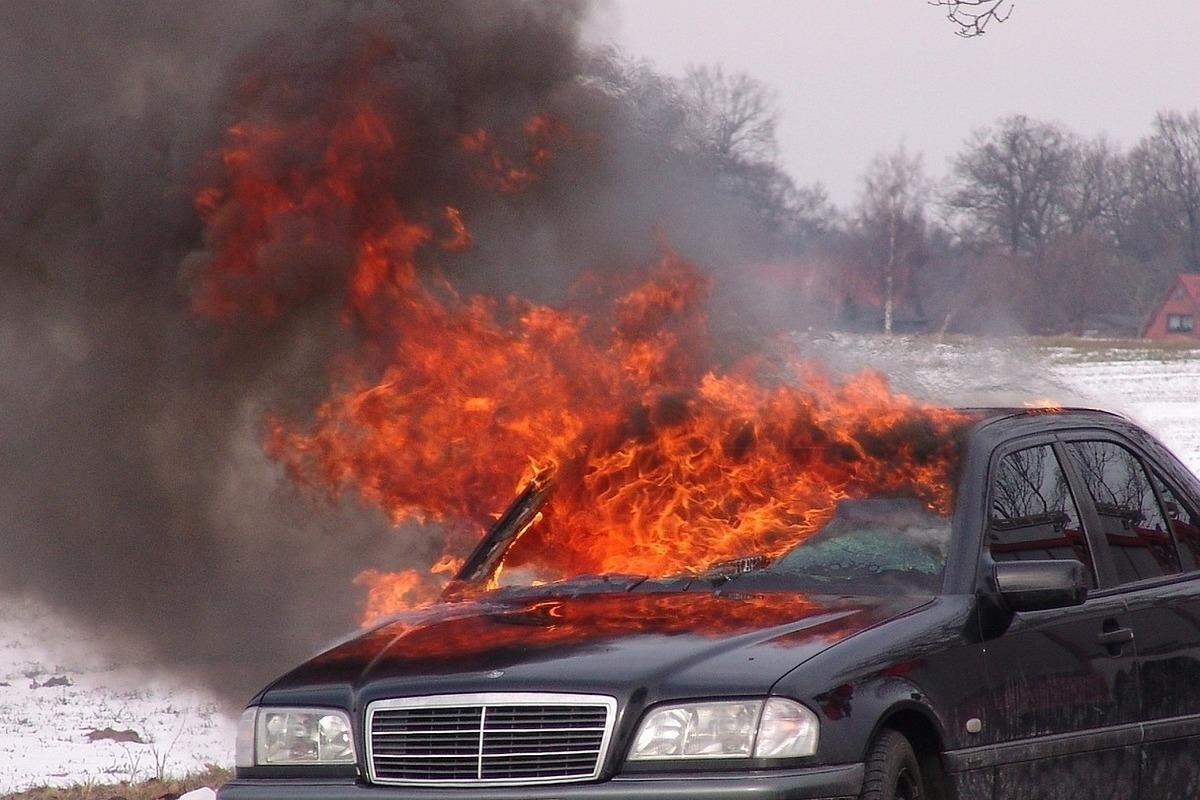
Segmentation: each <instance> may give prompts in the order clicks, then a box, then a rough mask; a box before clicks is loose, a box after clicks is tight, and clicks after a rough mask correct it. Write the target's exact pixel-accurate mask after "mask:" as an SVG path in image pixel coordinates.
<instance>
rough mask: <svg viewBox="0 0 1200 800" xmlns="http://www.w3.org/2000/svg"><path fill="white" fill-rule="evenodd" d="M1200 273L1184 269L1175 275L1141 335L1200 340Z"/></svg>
mask: <svg viewBox="0 0 1200 800" xmlns="http://www.w3.org/2000/svg"><path fill="white" fill-rule="evenodd" d="M1198 321H1200V274H1197V273H1192V272H1185V273H1180V274H1179V275H1176V276H1175V280H1174V281H1172V283H1171V288H1170V289H1169V290H1168V291H1167V293H1166V294H1165V295H1164V296H1163V299H1162V301H1161V302H1159V304H1158V306H1157V307H1156V308H1155V309H1154V312H1153V313H1152V314H1151V315H1150V319H1149V320H1147V322H1146V325H1145V327H1143V328H1142V337H1143V338H1145V339H1153V340H1155V341H1158V342H1163V341H1170V340H1172V339H1200V325H1197V322H1198Z"/></svg>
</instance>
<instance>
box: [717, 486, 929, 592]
mask: <svg viewBox="0 0 1200 800" xmlns="http://www.w3.org/2000/svg"><path fill="white" fill-rule="evenodd" d="M949 547H950V519H949V517H946V516H943V515H941V514H938V513H937V512H935V511H933V510H931V509H930V508H928V506H926V505H925V504H924V503H922V502H921V501H920V500H918V499H917V498H895V499H893V498H868V499H862V500H843V501H841V502H839V503H838V505H837V508H836V510H835V511H834V514H833V517H832V518H831V519H830V520H829V522H828V523H826V524H825V525H824V526H823V527H822V528H821V529H820V530H818V531H817V532H816V533H814V534H813V535H812V536H810V537H809V538H808V539H805V540H804V541H803V542H801V543H800V544H798V545H796V546H795V547H793V548H792V549H791V550H789V551H787V552H786V553H784V554H783V555H782V556H780V557H779V558H778V559H776V560H775V561H774V562H772V563H770V564H769V565H767V566H765V567H764V568H762V569H760V570H755V571H750V572H746V573H744V574H743V575H740V576H737V578H736V579H735V581H736V583H737V585H738V587H740V588H748V587H749V586H751V585H757V586H761V587H762V588H767V587H774V586H779V585H781V584H795V585H796V586H797V587H798V588H804V589H806V590H808V591H821V590H828V591H841V590H843V589H845V588H847V587H854V588H855V589H856V590H859V591H862V590H869V591H871V593H874V591H880V592H883V591H917V592H922V593H926V592H928V593H933V592H936V591H938V590H939V589H940V588H941V582H942V575H943V573H944V571H945V568H946V558H947V555H948V551H949Z"/></svg>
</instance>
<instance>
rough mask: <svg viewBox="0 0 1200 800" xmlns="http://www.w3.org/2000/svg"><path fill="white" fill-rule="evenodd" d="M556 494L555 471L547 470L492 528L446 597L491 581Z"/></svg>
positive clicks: (458, 573) (538, 476) (527, 485)
mask: <svg viewBox="0 0 1200 800" xmlns="http://www.w3.org/2000/svg"><path fill="white" fill-rule="evenodd" d="M553 491H554V469H553V467H548V468H546V469H543V470H541V471H539V472H538V473H536V474H535V475H534V476H533V477H532V478H530V479H529V483H527V484H525V487H524V488H523V489H522V490H521V492H520V493H519V494H518V495H517V496H516V497H515V498H513V501H512V502H511V503H509V505H508V508H507V509H505V511H504V513H503V514H501V515H500V518H499V519H497V520H496V521H495V522H494V523H493V524H492V527H490V528H488V532H487V533H486V534H484V536H483V538H482V539H480V540H479V544H477V545H476V546H475V549H474V550H472V551H471V554H470V555H469V556H467V559H466V561H464V562H463V565H462V567H460V568H459V570H458V572H457V573H456V574H455V575H454V580H453V581H451V582H450V584H449V586H447V587H446V592H443V596H445V595H446V594H447V593H449V592H450V591H451V589H452V588H454V589H458V588H461V587H462V586H463V585H470V584H478V583H481V582H484V581H486V580H487V579H488V578H490V577H491V575H492V573H493V572H495V571H496V567H497V566H498V565H499V564H500V562H501V560H503V558H504V554H505V552H507V551H508V548H509V545H511V544H512V543H513V542H514V541H516V539H517V537H518V536H520V535H521V534H522V533H524V532H525V529H526V528H528V527H529V526H530V525H532V524H533V522H534V520H535V519H536V518H537V515H538V512H539V511H541V510H542V506H544V505H545V504H546V501H547V500H548V499H550V494H551V493H552V492H553Z"/></svg>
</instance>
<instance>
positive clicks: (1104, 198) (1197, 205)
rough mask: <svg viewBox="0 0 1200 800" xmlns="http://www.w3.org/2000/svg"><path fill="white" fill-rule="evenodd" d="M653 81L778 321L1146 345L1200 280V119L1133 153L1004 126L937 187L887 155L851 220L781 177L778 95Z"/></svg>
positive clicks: (1037, 126)
mask: <svg viewBox="0 0 1200 800" xmlns="http://www.w3.org/2000/svg"><path fill="white" fill-rule="evenodd" d="M613 63H617V62H616V61H614V62H613ZM650 74H652V73H649V72H648V71H644V70H643V72H642V73H641V76H640V77H639V74H638V70H637V69H636V68H633V69H630V68H628V66H626V72H625V74H624V75H623V78H624V79H625V80H626V81H631V82H632V83H637V82H639V81H641V82H642V83H641V89H642V90H643V94H642V95H641V97H642V98H645V97H647V95H646V93H645V92H644V90H645V89H646V85H645V83H644V81H645V80H646V77H647V76H648V75H650ZM655 80H656V81H657V86H658V88H659V90H661V91H665V92H669V93H670V95H669V96H670V97H671V98H672V102H674V103H677V104H678V105H677V110H678V120H680V124H681V127H682V128H684V129H685V130H687V131H688V132H689V133H690V134H691V137H690V138H685V139H684V140H682V141H681V143H680V144H681V150H683V151H688V152H690V154H691V156H692V157H695V158H700V159H707V160H708V161H709V162H710V163H711V165H712V169H713V170H714V172H715V173H716V175H715V177H716V179H717V180H718V181H719V182H720V183H721V185H722V186H723V187H724V189H725V190H726V191H728V192H729V193H730V194H731V195H733V196H736V197H737V198H738V199H739V200H740V202H741V203H742V204H743V205H744V206H745V207H746V208H747V209H748V210H749V211H750V212H751V215H752V216H753V217H754V218H755V219H756V220H757V224H758V225H759V226H760V228H761V236H762V238H761V245H762V252H760V253H757V254H755V255H756V256H757V257H759V258H761V259H762V260H763V262H764V266H763V267H762V268H761V269H760V268H752V271H751V274H748V275H746V276H745V284H746V286H747V287H749V288H748V289H747V290H761V291H762V292H763V293H764V294H769V295H770V296H771V297H772V298H773V303H774V307H776V309H777V311H778V316H779V318H778V319H776V320H773V321H774V322H776V323H777V324H781V325H784V326H791V327H797V326H799V327H849V328H858V329H863V330H881V329H882V330H892V331H901V330H913V329H919V330H932V331H942V332H963V333H1010V332H1023V333H1085V332H1089V331H1099V332H1102V333H1107V334H1114V335H1119V334H1136V333H1137V330H1138V327H1139V325H1140V323H1141V322H1142V320H1143V319H1144V317H1145V315H1146V314H1147V313H1148V311H1149V310H1150V308H1151V306H1153V305H1154V303H1155V302H1156V301H1157V300H1158V298H1159V297H1160V296H1161V294H1162V292H1163V291H1164V290H1165V289H1166V288H1167V286H1168V285H1169V283H1170V280H1171V278H1172V277H1173V276H1174V275H1175V274H1176V273H1179V272H1197V271H1200V115H1197V113H1196V112H1195V111H1192V112H1180V111H1163V112H1161V113H1159V114H1158V115H1157V116H1156V117H1155V119H1153V120H1151V121H1149V125H1148V131H1147V133H1146V135H1145V136H1144V137H1143V138H1142V139H1141V141H1139V142H1138V143H1137V144H1136V145H1135V146H1133V147H1132V148H1130V149H1128V150H1122V149H1121V148H1119V147H1117V146H1116V145H1114V144H1113V143H1112V142H1110V141H1108V140H1107V139H1105V138H1103V137H1096V138H1092V139H1088V138H1086V137H1084V136H1081V135H1079V134H1077V133H1075V132H1073V131H1071V130H1068V129H1067V128H1065V127H1064V126H1062V125H1060V124H1058V123H1055V122H1051V121H1043V120H1036V119H1031V118H1029V117H1026V116H1023V115H1013V116H1008V117H1004V118H1002V119H999V120H996V121H994V122H993V123H991V124H990V125H986V126H983V127H980V128H978V129H977V130H976V131H975V132H974V133H973V134H972V135H971V136H970V137H969V138H968V140H967V141H965V142H964V143H963V146H962V150H961V151H960V152H959V153H958V154H957V155H956V156H955V157H954V158H953V159H952V162H951V166H950V170H949V174H948V175H947V176H945V177H944V178H941V179H940V180H934V179H933V178H931V177H930V176H928V175H927V174H926V173H925V170H924V167H923V164H922V159H921V156H920V155H919V153H913V152H909V151H907V150H905V149H904V148H899V149H897V150H896V151H895V152H892V153H883V154H880V155H879V156H877V157H876V158H875V159H874V160H873V161H872V162H871V163H870V164H868V165H865V167H864V172H863V175H862V178H861V181H860V189H859V193H858V197H857V200H856V202H855V203H854V204H853V205H852V206H851V207H849V208H838V207H835V206H834V205H833V204H832V203H830V202H829V201H828V199H827V197H826V196H825V194H824V192H823V190H822V188H821V187H820V186H819V185H818V186H814V187H808V188H803V187H797V186H796V185H795V184H794V183H793V182H792V180H791V179H790V178H789V176H788V175H787V174H786V173H785V172H784V171H783V170H782V168H781V167H780V166H779V163H778V159H777V151H776V149H775V138H774V137H775V131H774V122H775V119H776V116H777V115H776V112H775V108H774V96H773V95H772V94H771V92H770V91H769V89H767V88H766V87H763V86H762V85H760V84H757V83H756V82H755V81H754V80H753V79H751V78H748V77H747V76H745V75H735V76H730V75H727V74H725V73H724V72H723V71H721V70H720V69H712V68H702V69H694V70H692V71H691V72H689V74H688V75H687V76H686V77H685V78H684V79H683V80H682V81H680V82H679V83H678V84H675V83H672V82H670V81H666V80H664V79H662V78H656V79H655ZM654 102H655V103H656V104H658V105H659V108H660V109H661V107H662V105H664V95H659V96H658V97H656V98H655V101H654ZM665 104H666V105H670V102H666V103H665ZM765 264H769V265H770V266H765ZM770 307H771V303H768V308H770Z"/></svg>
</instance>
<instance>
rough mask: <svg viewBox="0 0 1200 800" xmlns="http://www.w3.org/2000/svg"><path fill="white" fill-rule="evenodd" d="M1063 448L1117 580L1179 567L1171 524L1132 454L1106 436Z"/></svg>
mask: <svg viewBox="0 0 1200 800" xmlns="http://www.w3.org/2000/svg"><path fill="white" fill-rule="evenodd" d="M1066 449H1067V453H1068V454H1069V456H1070V459H1071V463H1072V464H1073V465H1074V466H1075V468H1076V469H1077V470H1078V472H1079V475H1080V477H1081V478H1083V482H1084V484H1085V485H1086V486H1087V490H1088V493H1089V494H1090V495H1091V496H1092V502H1093V503H1094V504H1095V508H1096V513H1097V514H1098V515H1099V517H1100V530H1101V533H1103V535H1104V541H1105V542H1106V543H1107V545H1108V550H1109V553H1110V554H1111V555H1112V561H1113V566H1114V567H1115V568H1116V570H1117V579H1118V580H1119V581H1120V582H1121V583H1130V582H1132V581H1140V580H1145V579H1147V578H1158V577H1162V576H1164V575H1174V574H1177V573H1179V572H1181V571H1182V568H1181V567H1180V564H1179V553H1178V551H1177V550H1176V549H1175V539H1174V537H1173V536H1172V535H1171V528H1170V526H1169V525H1168V524H1167V520H1166V517H1165V516H1164V515H1163V513H1162V509H1161V508H1160V507H1159V504H1158V497H1157V495H1156V494H1155V491H1154V488H1153V486H1152V485H1151V483H1150V476H1149V474H1148V473H1147V472H1146V469H1145V467H1143V466H1142V462H1141V461H1140V460H1139V459H1138V457H1137V456H1136V455H1134V454H1133V452H1132V451H1130V450H1127V449H1126V448H1124V447H1122V446H1121V445H1119V444H1117V443H1115V442H1108V441H1094V442H1070V443H1068V444H1067V445H1066Z"/></svg>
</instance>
